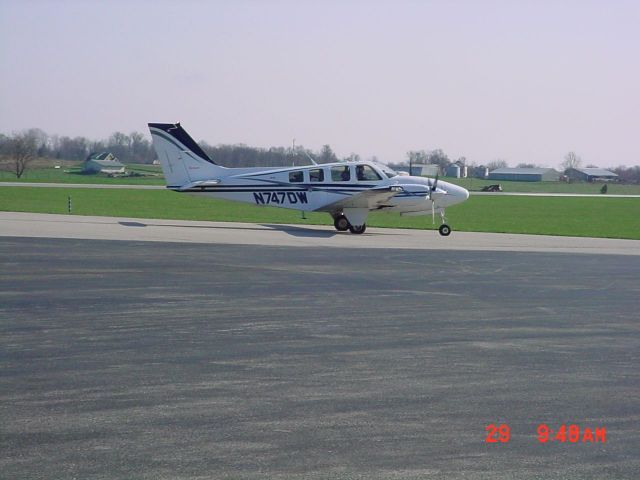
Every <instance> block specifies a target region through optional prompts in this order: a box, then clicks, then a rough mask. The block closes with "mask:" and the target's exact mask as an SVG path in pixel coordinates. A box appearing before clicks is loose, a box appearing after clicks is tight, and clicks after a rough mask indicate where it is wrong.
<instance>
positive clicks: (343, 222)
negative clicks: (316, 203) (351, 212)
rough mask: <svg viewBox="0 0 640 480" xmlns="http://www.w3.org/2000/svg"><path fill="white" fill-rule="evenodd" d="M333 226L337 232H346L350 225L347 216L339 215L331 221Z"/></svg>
mask: <svg viewBox="0 0 640 480" xmlns="http://www.w3.org/2000/svg"><path fill="white" fill-rule="evenodd" d="M333 226H334V227H336V230H338V231H339V232H346V231H347V230H349V227H350V226H351V225H350V224H349V220H347V217H345V216H344V215H340V216H338V217H336V219H335V220H334V221H333Z"/></svg>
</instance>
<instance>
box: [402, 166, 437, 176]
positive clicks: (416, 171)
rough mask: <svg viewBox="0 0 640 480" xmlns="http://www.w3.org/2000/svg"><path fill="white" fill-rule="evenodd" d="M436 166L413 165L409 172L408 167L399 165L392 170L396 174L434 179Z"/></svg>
mask: <svg viewBox="0 0 640 480" xmlns="http://www.w3.org/2000/svg"><path fill="white" fill-rule="evenodd" d="M439 168H440V167H438V165H435V164H433V165H432V164H427V163H414V164H412V165H411V171H409V165H400V166H397V167H395V168H394V169H395V170H397V171H398V172H407V173H408V174H409V175H415V176H418V177H419V176H423V177H435V176H436V175H437V174H438V169H439Z"/></svg>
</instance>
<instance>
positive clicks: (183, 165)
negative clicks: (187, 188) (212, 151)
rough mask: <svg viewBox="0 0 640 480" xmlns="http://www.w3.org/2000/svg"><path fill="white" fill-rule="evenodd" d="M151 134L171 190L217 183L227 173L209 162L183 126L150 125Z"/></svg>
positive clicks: (177, 124) (167, 124)
mask: <svg viewBox="0 0 640 480" xmlns="http://www.w3.org/2000/svg"><path fill="white" fill-rule="evenodd" d="M149 130H150V131H151V138H152V139H153V147H154V148H155V150H156V154H157V155H158V160H159V161H160V165H162V171H163V172H164V176H165V178H166V180H167V186H169V187H180V186H183V185H186V184H188V183H192V182H196V181H200V180H211V179H215V178H217V177H219V176H220V175H221V173H222V171H224V170H225V168H224V167H221V166H219V165H216V164H215V163H214V162H213V160H211V159H210V158H209V156H208V155H207V154H206V153H205V152H204V150H202V148H200V146H199V145H198V144H197V143H196V142H195V141H194V140H193V138H191V136H190V135H189V134H188V133H187V132H186V130H185V129H184V128H182V126H180V124H179V123H176V124H173V123H150V124H149Z"/></svg>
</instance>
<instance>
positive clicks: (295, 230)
mask: <svg viewBox="0 0 640 480" xmlns="http://www.w3.org/2000/svg"><path fill="white" fill-rule="evenodd" d="M118 224H120V225H122V226H123V227H134V228H138V227H174V228H206V229H212V230H255V231H264V230H265V228H267V229H270V230H277V231H280V232H283V233H286V234H288V235H291V236H294V237H307V238H332V237H334V236H336V235H351V234H350V233H349V232H338V231H335V230H328V229H327V230H320V229H317V228H308V227H304V226H302V227H297V226H294V225H280V224H275V223H262V224H258V225H256V226H255V227H248V226H244V225H233V226H231V225H230V226H223V225H174V224H169V223H164V224H157V223H142V222H118ZM376 234H377V235H397V233H383V234H381V233H380V232H377V233H376ZM365 235H367V234H366V233H365Z"/></svg>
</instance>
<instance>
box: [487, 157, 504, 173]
mask: <svg viewBox="0 0 640 480" xmlns="http://www.w3.org/2000/svg"><path fill="white" fill-rule="evenodd" d="M487 168H488V169H489V171H490V172H491V171H492V170H497V169H498V168H507V161H506V160H502V159H498V160H493V161H491V162H489V163H487Z"/></svg>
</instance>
